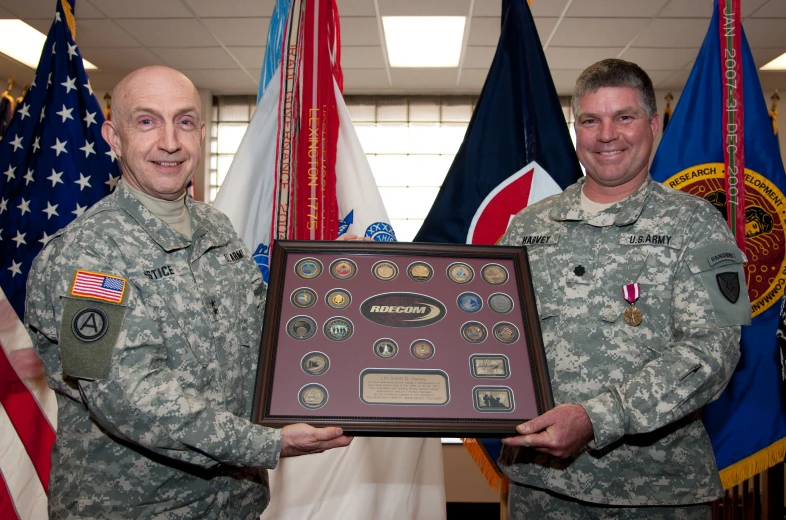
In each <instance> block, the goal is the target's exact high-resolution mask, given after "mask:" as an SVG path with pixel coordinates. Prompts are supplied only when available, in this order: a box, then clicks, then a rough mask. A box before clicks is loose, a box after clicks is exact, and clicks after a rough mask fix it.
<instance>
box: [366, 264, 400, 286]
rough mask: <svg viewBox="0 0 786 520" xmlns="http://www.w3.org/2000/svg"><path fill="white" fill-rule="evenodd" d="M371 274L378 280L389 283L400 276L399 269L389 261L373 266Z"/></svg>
mask: <svg viewBox="0 0 786 520" xmlns="http://www.w3.org/2000/svg"><path fill="white" fill-rule="evenodd" d="M371 274H373V275H374V278H376V279H377V280H382V281H383V282H387V281H389V280H392V279H394V278H395V277H396V276H398V267H397V266H396V264H394V263H393V262H390V261H388V260H380V261H379V262H377V263H376V264H374V265H373V266H371Z"/></svg>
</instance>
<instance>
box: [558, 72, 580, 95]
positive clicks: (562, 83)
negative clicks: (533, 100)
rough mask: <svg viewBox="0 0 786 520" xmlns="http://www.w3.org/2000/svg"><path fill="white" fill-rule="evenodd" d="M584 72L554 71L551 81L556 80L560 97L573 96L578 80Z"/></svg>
mask: <svg viewBox="0 0 786 520" xmlns="http://www.w3.org/2000/svg"><path fill="white" fill-rule="evenodd" d="M582 70H584V69H580V70H552V71H551V79H552V80H554V88H556V89H557V94H559V95H560V96H570V95H572V94H573V87H574V86H575V85H576V78H578V77H579V74H581V72H582Z"/></svg>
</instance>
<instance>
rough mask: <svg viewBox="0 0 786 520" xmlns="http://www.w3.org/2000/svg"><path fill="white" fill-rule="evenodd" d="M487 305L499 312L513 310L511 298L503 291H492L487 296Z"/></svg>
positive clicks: (505, 312)
mask: <svg viewBox="0 0 786 520" xmlns="http://www.w3.org/2000/svg"><path fill="white" fill-rule="evenodd" d="M489 307H491V310H492V311H494V312H497V313H499V314H507V313H509V312H510V311H512V310H513V299H511V297H510V296H508V295H507V294H503V293H494V294H492V295H491V296H489Z"/></svg>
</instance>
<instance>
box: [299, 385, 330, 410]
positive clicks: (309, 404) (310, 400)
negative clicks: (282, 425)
mask: <svg viewBox="0 0 786 520" xmlns="http://www.w3.org/2000/svg"><path fill="white" fill-rule="evenodd" d="M298 400H299V401H300V404H302V405H303V406H304V407H305V408H308V409H309V410H316V409H317V408H322V407H323V406H325V403H327V400H328V392H327V388H325V387H324V386H322V385H318V384H316V383H311V384H309V385H306V386H304V387H303V388H301V389H300V392H299V393H298Z"/></svg>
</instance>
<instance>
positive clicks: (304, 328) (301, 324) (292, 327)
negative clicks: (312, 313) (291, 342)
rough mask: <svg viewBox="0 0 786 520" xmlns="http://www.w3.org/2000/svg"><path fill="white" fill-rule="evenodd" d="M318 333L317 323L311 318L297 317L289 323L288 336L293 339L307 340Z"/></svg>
mask: <svg viewBox="0 0 786 520" xmlns="http://www.w3.org/2000/svg"><path fill="white" fill-rule="evenodd" d="M316 333H317V322H316V321H314V320H313V319H312V318H310V317H309V316H295V317H294V318H292V319H291V320H289V321H288V322H287V334H289V337H290V338H292V339H297V340H306V339H309V338H312V337H314V334H316Z"/></svg>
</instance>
